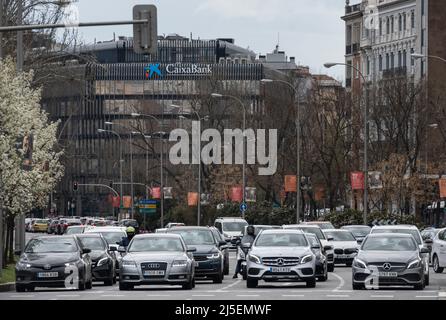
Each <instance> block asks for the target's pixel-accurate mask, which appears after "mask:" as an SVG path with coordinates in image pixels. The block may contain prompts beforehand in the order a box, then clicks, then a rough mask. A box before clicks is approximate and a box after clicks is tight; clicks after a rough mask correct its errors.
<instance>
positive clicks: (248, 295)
mask: <svg viewBox="0 0 446 320" xmlns="http://www.w3.org/2000/svg"><path fill="white" fill-rule="evenodd" d="M258 296H259V295H258V294H238V295H237V297H258Z"/></svg>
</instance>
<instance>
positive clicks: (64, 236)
mask: <svg viewBox="0 0 446 320" xmlns="http://www.w3.org/2000/svg"><path fill="white" fill-rule="evenodd" d="M34 239H39V240H52V239H61V240H64V239H74V234H73V235H62V236H57V237H54V236H42V237H36V238H33V239H31V240H34Z"/></svg>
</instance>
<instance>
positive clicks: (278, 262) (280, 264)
mask: <svg viewBox="0 0 446 320" xmlns="http://www.w3.org/2000/svg"><path fill="white" fill-rule="evenodd" d="M277 264H278V265H279V266H282V265H283V259H282V258H279V259H277Z"/></svg>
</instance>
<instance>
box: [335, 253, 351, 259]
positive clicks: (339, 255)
mask: <svg viewBox="0 0 446 320" xmlns="http://www.w3.org/2000/svg"><path fill="white" fill-rule="evenodd" d="M336 258H338V259H348V258H350V256H349V255H346V254H338V255H337V256H336Z"/></svg>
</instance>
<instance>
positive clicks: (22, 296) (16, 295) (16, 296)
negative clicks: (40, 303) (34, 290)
mask: <svg viewBox="0 0 446 320" xmlns="http://www.w3.org/2000/svg"><path fill="white" fill-rule="evenodd" d="M9 297H10V298H32V297H34V295H33V294H23V295H20V294H14V295H11V296H9Z"/></svg>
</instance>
